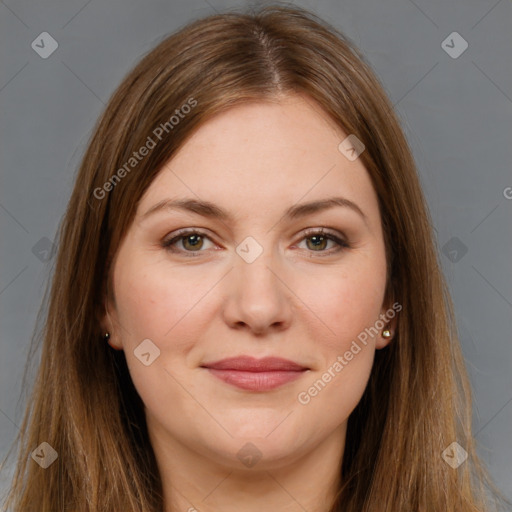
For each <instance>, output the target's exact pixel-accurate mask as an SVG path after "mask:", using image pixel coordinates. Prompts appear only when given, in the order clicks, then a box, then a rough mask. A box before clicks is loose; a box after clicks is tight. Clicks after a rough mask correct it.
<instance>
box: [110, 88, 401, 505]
mask: <svg viewBox="0 0 512 512" xmlns="http://www.w3.org/2000/svg"><path fill="white" fill-rule="evenodd" d="M346 136H347V134H345V133H343V132H342V131H341V130H340V129H339V128H338V127H337V126H336V125H334V124H333V122H332V121H331V120H330V119H329V118H328V117H327V115H326V114H325V113H324V112H323V111H322V110H321V109H320V107H319V106H318V105H316V104H315V103H314V102H313V101H312V100H311V99H308V98H306V97H302V96H285V97H281V98H279V100H276V101H273V102H257V103H248V104H244V105H241V106H236V107H234V108H232V109H230V110H228V111H227V112H224V113H221V114H219V115H217V116H215V117H214V118H212V119H210V120H209V121H208V122H206V123H205V124H203V125H202V126H201V127H200V128H199V129H198V130H197V131H196V132H195V133H194V135H193V136H192V137H191V138H190V139H188V141H187V142H186V144H185V145H184V146H182V148H181V149H180V150H179V152H178V153H177V154H176V155H174V157H173V158H172V159H171V161H169V162H167V163H166V165H165V166H164V167H163V168H162V170H161V172H160V173H159V174H158V175H157V177H156V178H155V179H154V181H153V183H152V184H151V186H150V187H149V188H148V190H147V191H146V193H145V195H144V196H143V197H142V199H141V201H140V203H139V206H138V210H137V213H136V217H135V219H134V222H133V223H132V225H131V227H130V229H129V231H128V233H127V235H126V237H125V238H124V240H123V242H122V244H121V246H120V248H119V250H118V252H117V254H116V257H115V259H114V264H113V275H112V288H113V290H112V293H111V296H110V298H108V299H106V310H107V314H106V315H105V318H104V321H103V323H104V328H105V329H106V330H107V331H109V332H110V333H111V339H110V341H109V343H110V344H111V346H112V347H114V348H116V349H118V350H124V351H125V354H126V359H127V363H128V367H129V371H130V374H131V377H132V379H133V382H134V385H135V387H136V389H137V391H138V393H139V394H140V396H141V398H142V400H143V402H144V404H145V413H146V418H147V424H148V431H149V435H150V440H151V443H152V446H153V449H154V451H155V456H156V458H157V462H158V466H159V470H160V473H161V476H162V482H163V489H164V498H165V504H166V511H168V512H169V511H172V512H174V511H187V510H189V511H191V512H192V511H193V510H194V509H196V510H200V511H218V510H223V511H227V512H229V511H235V510H236V511H237V512H241V511H242V512H243V511H251V512H252V511H258V512H260V511H261V510H281V511H302V510H308V511H311V512H313V511H315V512H316V511H318V512H319V511H327V510H328V509H329V506H328V505H329V503H330V501H331V500H332V499H333V498H334V494H335V492H336V489H337V488H338V486H339V485H340V482H339V478H338V474H339V466H340V461H341V458H342V456H343V450H344V444H345V434H346V425H347V419H348V417H349V415H350V413H351V412H352V411H353V410H354V408H355V407H356V405H357V403H358V402H359V400H360V398H361V396H362V394H363V391H364V389H365V387H366V384H367V382H368V378H369V375H370V371H371V367H372V364H373V359H374V354H375V350H378V349H381V348H383V347H385V346H386V345H387V344H388V343H389V342H390V340H391V339H392V338H389V339H385V338H383V337H382V335H381V331H382V329H380V330H379V334H378V335H376V336H374V337H369V338H368V342H367V345H366V346H364V345H362V344H359V345H360V346H361V347H362V350H361V351H360V352H359V353H357V355H355V356H354V357H353V359H352V360H351V361H348V362H347V365H346V366H344V368H343V370H342V371H341V372H339V373H337V374H336V376H335V377H333V378H332V379H331V380H330V382H329V383H327V384H326V385H325V387H324V388H323V389H322V390H321V391H320V392H319V393H318V394H317V395H316V396H314V397H313V398H312V399H311V400H310V402H309V403H307V404H306V405H303V404H301V403H299V401H298V399H297V396H298V394H299V393H300V392H304V391H307V390H308V388H310V387H311V386H312V384H313V383H314V382H316V381H318V379H320V378H321V377H322V375H323V374H324V373H325V371H326V370H327V369H328V368H329V367H332V366H333V363H334V362H335V361H336V360H337V357H338V356H343V354H344V353H345V352H346V351H347V350H349V349H350V347H351V343H352V342H353V341H354V340H356V339H357V336H358V335H359V334H360V333H361V332H362V331H364V329H365V328H369V327H370V326H373V325H374V324H375V322H376V321H377V320H378V319H379V315H382V314H385V312H386V310H388V309H389V308H390V307H391V304H384V303H383V299H384V291H385V284H386V259H385V249H384V239H383V232H382V226H381V218H380V214H379V209H378V203H377V196H376V193H375V191H374V189H373V186H372V183H371V180H370V177H369V175H368V172H367V171H366V169H365V167H364V165H363V164H362V162H361V160H360V159H359V158H358V159H356V160H354V161H350V160H349V159H347V158H346V157H345V156H344V155H343V154H342V153H341V152H340V151H339V150H338V145H339V143H340V142H341V141H342V140H343V139H344V138H345V137H346ZM334 195H335V196H343V197H345V198H347V199H350V200H351V201H353V202H354V203H356V204H357V205H358V206H359V208H360V209H361V210H362V211H363V212H364V214H365V216H366V219H363V218H362V217H361V216H360V215H359V214H358V213H357V212H355V211H353V210H352V209H350V208H348V207H340V206H335V207H333V208H330V209H326V210H323V211H319V212H316V213H312V214H310V215H307V216H305V217H302V218H297V219H294V220H288V219H286V218H283V213H284V211H285V210H286V209H287V208H288V207H290V206H292V205H296V204H297V203H305V202H310V201H313V200H319V199H325V198H328V197H332V196H334ZM185 197H187V198H193V199H201V200H207V201H210V202H212V203H215V204H216V205H217V206H219V207H221V208H223V209H225V210H227V211H228V212H229V213H231V215H232V216H233V219H231V220H219V219H215V218H208V217H204V216H202V215H200V214H198V213H192V212H186V211H181V210H177V209H161V210H159V211H157V212H155V213H153V214H150V215H148V216H147V217H145V218H143V215H144V214H145V213H146V212H147V211H148V210H149V209H151V208H152V207H153V206H154V205H156V204H157V203H159V202H160V201H162V200H165V199H177V198H185ZM181 228H197V229H199V230H201V231H203V232H205V235H204V236H203V237H202V238H201V239H199V243H197V239H195V240H194V239H193V238H192V239H191V238H190V236H189V237H188V238H187V237H186V236H185V237H183V238H181V240H178V241H176V242H175V243H174V245H173V247H174V249H175V251H176V252H171V251H170V249H169V248H165V247H163V246H162V243H163V241H165V240H169V239H171V238H173V236H175V234H176V231H177V230H178V229H181ZM307 228H318V229H320V228H325V229H326V231H328V232H332V233H334V234H336V235H337V236H339V237H340V238H341V239H344V240H346V241H348V242H349V244H350V247H349V248H343V247H342V248H341V250H339V251H338V252H336V250H337V248H338V246H337V244H336V243H335V242H332V241H329V240H326V241H325V242H322V241H320V243H318V245H315V244H314V243H312V242H313V240H312V238H311V237H312V236H313V237H314V235H311V234H309V233H308V236H306V235H305V234H304V231H305V230H306V229H307ZM248 236H250V237H253V238H254V239H255V240H256V241H257V242H258V243H259V244H260V246H261V247H262V248H263V252H262V254H261V255H259V256H258V257H257V258H256V259H255V261H253V262H252V263H248V262H247V261H245V260H244V259H243V258H242V257H240V256H239V254H238V253H237V252H236V248H237V246H238V245H239V244H240V243H241V242H242V241H244V239H245V238H246V237H248ZM308 237H309V238H308ZM317 240H318V239H317ZM194 242H196V245H195V246H194ZM201 244H202V245H201ZM242 246H243V245H242ZM251 250H252V249H251ZM187 251H188V252H187ZM322 251H323V252H322ZM190 253H194V254H195V255H196V256H195V257H190V256H187V254H190ZM381 318H382V317H381ZM395 321H396V317H395V319H394V320H391V322H388V323H387V324H386V327H388V328H389V327H391V329H394V327H395ZM386 327H384V328H386ZM392 332H394V331H392ZM145 339H150V340H151V341H152V343H153V344H154V345H155V346H156V347H158V349H159V350H160V355H159V357H157V358H156V359H154V361H153V362H152V363H151V364H149V365H148V366H145V365H144V364H142V363H141V361H140V360H139V359H138V357H136V355H135V354H134V350H135V349H136V348H137V347H138V346H139V345H140V343H141V342H142V340H145ZM239 355H251V356H253V357H257V358H261V357H265V356H278V357H282V358H286V359H290V360H292V361H295V362H297V363H299V364H301V365H303V366H305V367H307V368H309V370H307V371H306V372H303V373H302V374H301V376H300V378H299V379H298V380H295V381H293V382H290V383H287V384H285V385H283V386H281V387H279V388H277V389H273V390H271V391H266V392H257V391H247V390H242V389H239V388H237V387H234V386H232V385H230V384H227V383H225V382H223V381H221V380H219V379H217V378H215V377H214V376H212V375H211V373H210V372H209V371H208V370H207V369H205V368H201V365H202V364H204V363H205V362H212V361H217V360H221V359H224V358H227V357H233V356H239ZM151 357H153V356H151ZM335 373H336V372H335ZM249 442H250V443H252V444H253V445H254V446H255V447H256V448H253V447H247V446H245V445H246V443H249ZM244 446H245V448H244ZM240 450H242V453H243V454H245V455H247V454H249V455H251V454H252V455H254V454H256V453H257V454H258V455H259V456H261V458H260V459H259V460H258V461H257V462H256V464H254V465H253V466H252V467H248V466H247V465H245V464H244V463H242V462H241V460H240V459H239V457H238V456H237V454H239V452H240ZM194 507H195V508H194Z"/></svg>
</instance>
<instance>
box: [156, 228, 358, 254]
mask: <svg viewBox="0 0 512 512" xmlns="http://www.w3.org/2000/svg"><path fill="white" fill-rule="evenodd" d="M304 234H305V236H303V237H302V238H301V242H302V241H305V242H306V250H309V251H310V252H312V253H318V254H316V256H328V255H331V254H334V253H338V252H340V251H342V250H344V249H349V248H350V244H349V243H348V242H346V241H345V240H343V239H342V238H340V237H339V236H337V235H335V234H334V233H330V232H326V231H325V230H324V228H321V229H310V230H308V231H306V232H305V233H304ZM206 240H208V241H209V242H211V240H210V238H209V237H208V235H207V234H206V233H204V232H203V231H198V230H195V229H182V230H180V231H178V233H177V234H176V235H175V236H173V237H172V238H170V239H168V240H164V241H163V242H162V247H163V248H164V249H166V250H168V251H170V252H173V253H181V254H184V255H186V256H191V257H195V256H199V255H200V253H201V252H204V250H203V249H208V247H207V246H206V247H205V241H206ZM329 242H331V243H333V244H334V247H331V248H330V249H327V245H328V244H329ZM179 244H181V247H179ZM326 249H327V250H326Z"/></svg>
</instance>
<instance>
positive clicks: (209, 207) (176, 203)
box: [142, 197, 368, 223]
mask: <svg viewBox="0 0 512 512" xmlns="http://www.w3.org/2000/svg"><path fill="white" fill-rule="evenodd" d="M336 206H338V207H343V208H349V209H351V210H352V211H354V212H356V213H357V214H358V215H360V216H361V217H362V218H363V220H364V222H365V223H367V221H368V219H367V217H366V215H365V214H364V212H363V211H362V210H361V208H359V206H358V205H357V204H356V203H354V202H353V201H351V200H350V199H347V198H345V197H329V198H326V199H321V200H317V201H311V202H309V203H301V204H295V205H293V206H291V207H290V208H288V209H287V210H286V211H285V212H284V214H283V217H284V218H285V219H287V220H295V219H298V218H301V217H305V216H307V215H311V214H313V213H317V212H321V211H324V210H327V209H330V208H334V207H336ZM173 209H178V210H184V211H188V212H192V213H196V214H198V215H202V216H203V217H209V218H213V219H219V220H222V221H226V222H230V221H231V222H232V221H233V216H232V215H231V214H230V213H229V212H227V211H226V210H224V209H222V208H220V207H219V206H217V205H216V204H214V203H211V202H209V201H202V200H198V199H192V198H190V199H189V198H184V199H164V200H162V201H160V202H158V203H156V204H155V205H153V206H152V207H151V208H150V209H149V210H148V211H147V212H146V213H144V214H143V215H142V220H145V219H146V218H147V217H149V216H150V215H153V214H155V213H156V212H159V211H162V210H164V211H165V210H173Z"/></svg>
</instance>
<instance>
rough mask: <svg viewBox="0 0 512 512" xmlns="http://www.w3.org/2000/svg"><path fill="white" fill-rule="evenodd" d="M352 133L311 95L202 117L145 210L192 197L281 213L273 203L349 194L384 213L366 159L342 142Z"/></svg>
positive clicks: (149, 194)
mask: <svg viewBox="0 0 512 512" xmlns="http://www.w3.org/2000/svg"><path fill="white" fill-rule="evenodd" d="M347 135H348V134H346V133H344V132H343V131H342V130H341V129H340V128H339V127H338V126H336V125H335V123H334V122H333V121H332V120H331V119H330V118H329V116H328V115H327V114H326V113H325V112H324V111H323V110H322V109H321V108H320V106H319V105H318V104H316V103H315V102H314V101H313V100H311V99H309V98H304V97H301V96H289V97H285V98H284V99H282V100H279V101H272V102H270V101H265V102H263V101H262V102H253V103H247V104H242V105H238V106H235V107H233V108H231V109H229V110H227V111H225V112H222V113H220V114H218V115H216V116H214V117H213V118H211V119H209V120H208V121H207V122H205V123H204V124H202V125H201V126H200V127H199V128H198V129H197V130H196V132H195V133H194V134H193V135H192V136H191V137H190V138H189V139H188V140H187V142H186V143H185V144H184V145H183V146H182V147H181V148H180V150H179V151H178V152H177V153H176V154H175V155H174V156H173V157H172V158H171V159H170V161H168V162H167V163H166V164H165V165H164V166H163V167H162V170H161V172H160V173H159V174H158V175H157V177H156V178H155V180H154V181H153V183H152V184H151V185H150V187H149V188H148V190H147V191H146V194H145V195H144V197H143V198H142V200H141V202H140V206H139V213H140V214H142V213H143V212H145V211H147V209H148V208H150V207H151V206H153V205H154V204H155V203H157V202H159V201H162V200H164V199H175V198H182V197H191V196H195V197H196V199H203V200H207V201H210V202H213V203H216V204H220V205H222V206H223V207H225V209H228V210H234V211H237V212H241V213H243V212H245V211H246V210H247V213H250V214H252V215H254V212H255V211H256V212H258V213H259V214H262V213H264V212H270V210H272V211H275V212H276V213H278V212H279V211H280V209H279V208H277V209H275V208H273V205H281V206H286V207H288V206H290V205H292V204H294V203H297V202H299V201H301V200H303V201H306V200H307V201H312V200H316V199H324V198H326V197H328V196H329V197H332V196H334V195H336V196H337V195H342V196H344V197H346V198H347V199H349V200H351V201H353V202H355V203H357V204H358V205H359V206H360V207H361V209H363V210H364V211H365V213H367V215H368V217H369V218H370V219H371V218H372V217H374V220H378V206H377V197H376V194H375V191H374V189H373V186H372V183H371V180H370V177H369V175H368V172H367V170H366V169H365V167H364V165H363V163H362V161H361V160H360V159H356V160H354V161H351V160H349V159H347V157H346V156H345V155H344V154H343V153H342V152H340V150H339V149H338V146H339V144H340V142H341V141H343V140H344V139H345V138H346V137H347ZM281 209H282V208H281ZM375 217H376V219H375Z"/></svg>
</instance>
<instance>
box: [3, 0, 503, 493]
mask: <svg viewBox="0 0 512 512" xmlns="http://www.w3.org/2000/svg"><path fill="white" fill-rule="evenodd" d="M295 3H296V4H297V5H301V6H303V7H306V8H309V9H311V10H312V11H314V12H316V13H317V14H319V15H320V16H321V17H323V18H325V19H327V20H328V21H330V22H331V23H332V24H334V25H335V26H336V27H338V28H339V29H341V30H342V31H343V32H345V33H346V34H347V35H348V36H349V37H350V38H351V39H353V41H354V42H355V43H356V44H357V45H358V46H359V48H360V49H361V50H362V51H363V53H364V54H365V55H366V56H367V58H368V59H369V61H370V62H371V64H372V65H373V67H374V70H375V72H376V73H377V75H378V76H379V77H380V79H381V81H382V82H383V84H384V87H385V88H386V90H387V92H388V94H389V96H390V97H391V99H392V101H393V103H394V104H395V106H396V109H397V112H398V114H399V116H400V118H401V120H402V123H403V127H404V130H405V132H406V135H407V137H408V139H409V141H410V143H411V146H412V148H413V151H414V155H415V158H416V162H417V164H418V168H419V172H420V177H421V180H422V183H423V186H424V191H425V194H426V196H427V199H428V202H429V205H430V208H431V213H432V218H433V222H434V226H435V229H436V233H437V243H438V250H439V252H440V254H441V260H442V264H443V270H444V273H445V275H446V278H447V280H448V283H449V285H450V289H451V291H452V294H453V299H454V303H455V308H456V314H457V319H458V324H459V330H460V334H461V338H462V344H463V351H464V356H465V358H466V361H467V364H468V368H469V372H470V376H471V382H472V385H473V392H474V399H475V408H474V432H475V437H476V440H477V442H478V446H479V453H480V454H481V456H482V457H483V458H484V460H485V461H486V462H487V463H488V465H489V467H490V470H491V474H492V476H493V477H494V479H495V481H496V483H497V485H498V487H499V488H501V490H502V491H503V492H504V493H505V495H507V496H508V498H510V499H512V372H511V368H512V343H511V334H510V333H511V327H512V325H511V323H512V322H511V319H512V272H511V264H510V263H511V261H512V236H511V235H512V222H511V218H512V188H509V187H512V173H511V169H512V165H511V164H512V138H511V135H512V99H511V98H512V58H511V57H510V56H511V55H512V23H511V22H512V5H511V2H510V0H499V1H496V0H465V1H454V0H449V1H444V0H436V1H427V0H414V1H412V0H390V1H386V2H383V1H382V0H347V1H335V0H321V1H318V2H313V1H309V2H303V1H297V2H295ZM244 5H248V4H247V3H245V2H239V1H232V2H229V1H222V0H187V1H184V0H183V1H179V2H178V1H172V2H170V1H167V2H165V1H163V0H150V1H147V2H142V1H138V0H130V1H125V2H122V1H118V0H116V1H113V0H108V1H100V0H90V1H88V2H87V1H84V0H70V1H67V2H63V1H61V2H58V1H42V2H28V1H25V0H17V1H16V0H5V1H2V2H1V3H0V34H1V44H0V65H1V68H0V69H1V76H0V112H1V115H0V119H1V123H0V127H1V137H0V144H1V147H0V155H1V165H2V180H3V181H2V183H3V184H2V187H1V190H0V229H1V233H2V244H1V248H0V251H1V253H0V261H1V265H2V272H1V277H0V309H1V321H2V330H1V336H2V337H1V352H0V353H1V357H0V457H2V458H3V457H4V455H5V453H6V451H7V449H8V446H9V445H10V443H11V442H12V440H13V439H14V436H15V434H16V432H17V429H18V427H17V425H19V424H20V423H21V418H22V412H23V403H20V404H18V403H17V400H18V397H19V394H20V391H21V377H22V371H23V367H24V363H25V359H26V356H27V351H28V346H29V339H30V336H31V334H32V332H33V329H34V324H35V319H36V314H37V311H38V308H39V304H40V301H41V297H42V292H43V290H44V284H45V281H46V279H47V278H48V275H49V273H50V271H51V268H52V264H53V257H52V252H51V241H53V240H54V237H55V233H56V229H57V226H58V223H59V221H60V218H61V216H62V215H63V213H64V210H65V206H66V203H67V200H68V197H69V195H70V192H71V187H72V185H73V180H74V177H75V173H76V170H77V166H78V163H79V161H80V157H81V155H82V154H83V151H84V149H85V144H86V143H87V140H88V138H89V136H90V134H91V130H92V128H93V125H94V122H95V121H96V119H97V117H98V116H99V115H100V113H101V112H102V110H103V108H104V106H105V104H106V102H107V101H108V98H109V97H110V95H111V93H112V92H113V90H114V89H115V87H117V85H118V84H119V82H120V81H121V79H122V78H123V76H124V75H125V74H126V73H127V72H128V71H129V70H130V69H131V68H132V66H133V65H134V64H135V63H136V61H138V60H139V58H140V57H141V56H142V54H143V53H145V52H147V51H148V50H150V49H151V48H152V47H153V46H155V45H156V44H157V43H158V42H159V41H160V40H161V39H162V38H163V37H164V36H165V35H167V34H168V33H170V32H172V31H174V30H175V29H177V28H178V27H181V26H182V25H183V24H184V23H186V22H188V21H190V20H192V19H195V18H198V17H202V16H205V15H208V14H212V13H214V12H215V11H224V10H225V9H228V8H238V7H242V6H244ZM454 31H456V32H458V33H459V34H460V35H461V36H462V37H463V38H464V40H465V41H467V43H468V48H467V49H466V51H464V52H463V53H462V54H461V55H460V56H458V57H457V58H453V57H452V56H450V55H449V54H448V53H447V52H446V51H445V50H444V49H443V47H442V42H443V41H444V40H445V39H446V38H447V37H448V36H449V35H450V34H451V33H452V32H454ZM42 32H49V33H50V34H51V36H52V37H53V38H54V39H55V40H56V41H57V42H58V48H57V50H56V51H55V52H54V53H53V54H51V55H50V56H49V57H48V58H46V59H43V58H41V57H40V56H39V54H38V53H36V51H35V50H34V49H33V48H32V47H31V44H32V42H33V41H35V42H36V43H38V42H39V45H40V46H42V43H41V42H40V40H41V38H40V37H38V36H39V35H40V34H41V33H42ZM446 45H449V46H453V48H452V49H451V50H450V51H452V52H453V51H457V50H459V49H460V48H462V46H461V44H460V42H458V41H457V40H456V39H453V42H452V39H450V38H448V40H447V43H445V44H444V46H445V47H446ZM45 48H46V49H48V48H49V46H48V42H47V44H45ZM425 278H428V277H427V276H425ZM34 448H35V447H34ZM6 473H7V472H4V474H3V475H2V476H1V483H2V485H3V486H5V485H6V482H8V479H9V477H10V476H9V475H8V474H6ZM4 488H5V487H4ZM0 490H1V489H0Z"/></svg>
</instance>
